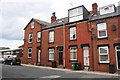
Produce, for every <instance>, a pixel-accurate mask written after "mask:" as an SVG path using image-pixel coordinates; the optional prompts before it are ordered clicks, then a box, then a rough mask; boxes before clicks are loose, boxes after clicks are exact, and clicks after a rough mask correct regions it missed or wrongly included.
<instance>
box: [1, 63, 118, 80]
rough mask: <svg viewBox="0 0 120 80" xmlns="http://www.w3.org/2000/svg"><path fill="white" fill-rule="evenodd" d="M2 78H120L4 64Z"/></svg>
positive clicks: (57, 79)
mask: <svg viewBox="0 0 120 80" xmlns="http://www.w3.org/2000/svg"><path fill="white" fill-rule="evenodd" d="M2 78H3V79H2V80H73V79H75V80H84V79H85V80H86V79H88V80H96V78H97V80H100V79H101V78H102V79H101V80H106V78H109V79H107V80H113V78H115V79H114V80H118V79H117V77H115V76H103V75H98V74H86V73H76V72H73V71H58V70H51V69H45V68H35V67H29V66H15V65H14V66H11V65H2Z"/></svg>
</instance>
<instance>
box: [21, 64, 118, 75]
mask: <svg viewBox="0 0 120 80" xmlns="http://www.w3.org/2000/svg"><path fill="white" fill-rule="evenodd" d="M22 66H29V67H34V68H41V69H50V70H58V71H66V72H76V73H86V74H97V75H104V76H115V77H120V74H119V72H118V73H114V74H112V73H108V72H98V71H87V70H71V69H63V68H52V67H47V66H36V65H30V64H22Z"/></svg>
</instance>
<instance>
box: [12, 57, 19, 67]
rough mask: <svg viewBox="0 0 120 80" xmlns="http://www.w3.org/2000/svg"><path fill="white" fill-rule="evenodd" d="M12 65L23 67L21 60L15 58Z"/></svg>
mask: <svg viewBox="0 0 120 80" xmlns="http://www.w3.org/2000/svg"><path fill="white" fill-rule="evenodd" d="M11 65H21V60H20V59H19V58H14V59H13V60H12V62H11Z"/></svg>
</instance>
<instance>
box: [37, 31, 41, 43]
mask: <svg viewBox="0 0 120 80" xmlns="http://www.w3.org/2000/svg"><path fill="white" fill-rule="evenodd" d="M40 40H41V32H38V33H37V42H40Z"/></svg>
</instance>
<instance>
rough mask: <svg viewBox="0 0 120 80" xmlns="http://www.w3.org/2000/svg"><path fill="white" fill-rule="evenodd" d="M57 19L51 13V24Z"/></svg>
mask: <svg viewBox="0 0 120 80" xmlns="http://www.w3.org/2000/svg"><path fill="white" fill-rule="evenodd" d="M56 19H57V17H56V16H55V12H53V13H52V16H51V23H53V22H55V21H56Z"/></svg>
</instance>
